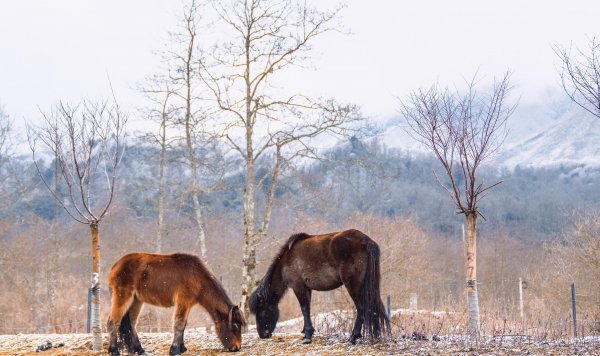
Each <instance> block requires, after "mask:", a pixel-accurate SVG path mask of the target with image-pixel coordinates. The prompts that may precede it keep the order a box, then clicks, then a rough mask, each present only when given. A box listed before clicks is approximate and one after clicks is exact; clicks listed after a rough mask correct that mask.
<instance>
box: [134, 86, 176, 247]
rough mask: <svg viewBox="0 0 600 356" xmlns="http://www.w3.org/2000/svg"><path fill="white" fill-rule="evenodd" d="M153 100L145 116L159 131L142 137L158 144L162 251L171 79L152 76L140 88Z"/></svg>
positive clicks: (158, 236)
mask: <svg viewBox="0 0 600 356" xmlns="http://www.w3.org/2000/svg"><path fill="white" fill-rule="evenodd" d="M140 90H141V92H143V93H144V94H145V95H146V96H147V98H148V99H149V100H150V101H151V102H152V105H153V106H152V107H151V108H150V109H148V110H147V112H146V113H145V116H146V117H147V118H148V119H150V120H153V121H155V122H157V123H158V124H159V127H158V132H157V133H147V134H145V135H144V136H143V137H142V139H143V140H144V141H147V142H150V143H151V144H154V145H158V147H159V150H160V151H159V159H158V201H157V209H158V219H157V224H158V226H157V231H156V240H155V245H156V251H158V252H161V251H162V245H163V238H164V235H165V223H164V216H165V173H166V172H165V169H166V165H167V151H168V150H170V149H172V144H173V141H174V138H173V137H170V136H169V135H168V131H169V130H168V128H170V127H171V126H173V123H174V122H173V115H174V113H175V112H176V110H177V109H176V108H174V107H173V106H172V104H171V99H172V97H173V96H174V95H175V92H174V90H173V89H172V88H171V86H170V84H169V81H168V80H166V79H165V78H160V77H155V78H151V80H150V84H149V85H148V86H146V87H143V88H141V89H140Z"/></svg>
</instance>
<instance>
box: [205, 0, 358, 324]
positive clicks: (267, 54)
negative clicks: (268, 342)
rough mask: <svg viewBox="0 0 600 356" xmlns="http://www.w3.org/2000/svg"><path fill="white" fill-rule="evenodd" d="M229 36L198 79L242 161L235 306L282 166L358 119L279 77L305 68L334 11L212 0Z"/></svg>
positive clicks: (248, 283) (246, 284) (245, 291)
mask: <svg viewBox="0 0 600 356" xmlns="http://www.w3.org/2000/svg"><path fill="white" fill-rule="evenodd" d="M212 5H213V7H214V9H215V11H216V14H217V18H218V20H217V23H218V25H219V26H223V28H225V29H227V33H228V34H229V36H228V37H227V38H225V39H223V40H222V41H220V42H219V43H216V45H215V46H214V47H213V48H212V49H210V50H207V51H205V56H204V57H203V58H202V63H201V71H200V75H201V79H202V81H203V83H204V85H205V86H206V88H207V91H208V93H209V94H210V97H211V100H212V101H213V102H214V103H215V104H216V106H217V108H218V110H217V112H215V114H214V115H215V117H216V118H217V120H218V122H220V123H221V126H220V127H221V130H220V132H219V134H220V136H221V137H223V138H224V139H225V140H226V142H228V143H229V145H230V147H231V149H232V150H233V151H234V152H237V153H238V154H239V156H240V157H241V158H242V159H243V162H244V166H245V167H244V170H245V172H244V173H245V179H246V181H245V185H244V216H243V223H244V255H243V256H244V257H243V265H244V267H243V272H242V273H243V285H242V292H241V294H242V297H241V304H242V308H243V309H244V310H246V312H247V300H248V297H249V294H250V292H251V289H252V288H253V287H254V284H255V268H256V246H257V244H258V243H259V242H260V240H261V239H262V238H263V237H264V236H265V235H266V233H267V231H268V228H269V222H270V219H271V211H272V207H273V203H274V197H275V188H276V186H277V183H278V178H279V175H280V174H281V171H282V168H284V167H285V165H286V164H288V163H290V161H291V160H292V159H293V158H296V157H299V156H307V157H314V156H315V155H316V154H317V152H316V151H315V150H314V148H313V147H312V146H313V145H311V140H312V139H314V138H315V137H317V136H320V135H322V134H325V133H329V134H334V135H343V134H346V133H347V132H348V131H349V130H351V129H352V127H353V125H354V124H356V123H357V122H359V121H360V120H361V116H360V114H359V110H358V108H357V107H356V106H354V105H343V104H339V103H337V102H336V101H334V100H332V99H328V100H326V99H315V98H311V97H309V96H307V95H304V94H302V93H299V92H296V91H294V90H293V88H290V87H289V86H287V85H286V84H287V83H283V82H281V81H280V80H279V78H280V73H281V72H285V71H287V70H290V69H291V68H297V67H301V66H302V65H304V64H306V63H307V60H308V59H309V55H310V50H311V48H312V44H313V42H314V41H315V40H316V39H317V38H318V37H320V36H321V35H324V34H325V33H327V32H331V31H334V30H336V29H337V26H336V24H335V20H337V17H338V14H339V12H340V10H341V7H337V8H334V9H333V10H331V11H321V10H319V9H317V8H314V7H311V6H309V5H307V4H306V3H305V2H301V1H296V0H279V1H267V0H249V1H245V0H229V1H224V2H221V1H213V2H212ZM263 156H264V157H272V158H271V159H272V170H271V173H270V175H269V176H270V178H271V183H270V188H269V189H268V193H267V196H266V203H265V205H264V209H263V210H262V213H259V211H258V209H257V208H256V205H255V203H256V199H257V190H256V187H257V185H258V184H259V182H258V181H257V179H256V176H255V164H256V162H257V160H258V159H259V158H261V157H263Z"/></svg>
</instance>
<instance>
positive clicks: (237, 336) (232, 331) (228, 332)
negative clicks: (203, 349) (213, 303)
mask: <svg viewBox="0 0 600 356" xmlns="http://www.w3.org/2000/svg"><path fill="white" fill-rule="evenodd" d="M244 325H246V320H245V319H244V315H243V314H242V312H241V311H240V308H239V307H238V306H237V305H235V306H232V307H231V308H229V313H227V314H225V315H223V314H219V315H218V317H217V318H215V329H216V331H217V335H218V336H219V340H221V343H222V344H223V346H225V348H226V349H227V350H229V351H238V350H239V349H240V348H241V347H242V327H243V326H244Z"/></svg>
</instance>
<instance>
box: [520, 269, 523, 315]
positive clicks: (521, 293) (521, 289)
mask: <svg viewBox="0 0 600 356" xmlns="http://www.w3.org/2000/svg"><path fill="white" fill-rule="evenodd" d="M519 312H520V314H521V320H523V278H521V277H519Z"/></svg>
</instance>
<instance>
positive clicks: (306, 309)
mask: <svg viewBox="0 0 600 356" xmlns="http://www.w3.org/2000/svg"><path fill="white" fill-rule="evenodd" d="M311 292H312V291H311V290H310V289H309V288H307V287H306V286H302V287H297V288H294V294H296V298H298V302H299V303H300V309H301V310H302V316H303V317H304V329H302V333H303V334H304V339H303V340H302V343H303V344H310V343H311V341H312V336H313V333H314V332H315V329H314V328H313V325H312V322H311V321H310V299H311V294H312V293H311Z"/></svg>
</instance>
